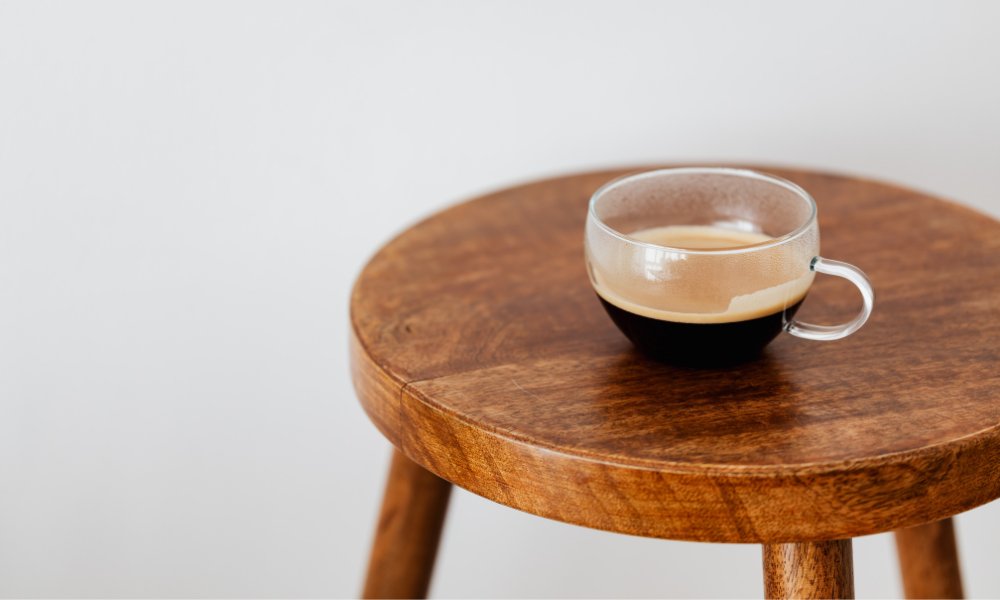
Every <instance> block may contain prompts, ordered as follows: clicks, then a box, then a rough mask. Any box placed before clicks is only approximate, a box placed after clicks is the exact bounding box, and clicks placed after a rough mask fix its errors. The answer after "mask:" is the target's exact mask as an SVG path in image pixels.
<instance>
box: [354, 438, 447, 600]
mask: <svg viewBox="0 0 1000 600" xmlns="http://www.w3.org/2000/svg"><path fill="white" fill-rule="evenodd" d="M450 495H451V484H450V483H448V482H447V481H445V480H443V479H441V478H439V477H438V476H437V475H434V474H433V473H431V472H429V471H427V470H426V469H424V468H423V467H421V466H420V465H418V464H416V463H414V462H413V461H411V460H410V459H408V458H406V457H405V456H403V454H402V453H401V452H400V451H399V450H395V451H394V452H393V455H392V464H391V466H390V467H389V479H388V481H387V482H386V485H385V495H384V496H383V498H382V512H381V514H380V515H379V518H378V528H377V529H376V531H375V543H374V544H373V545H372V553H371V557H370V558H369V559H368V575H367V577H366V578H365V589H364V592H363V593H362V596H363V597H364V598H424V597H426V596H427V589H428V587H430V582H431V572H432V571H433V570H434V558H435V556H436V555H437V547H438V541H439V540H440V539H441V528H442V526H443V525H444V515H445V512H446V511H447V510H448V497H449V496H450Z"/></svg>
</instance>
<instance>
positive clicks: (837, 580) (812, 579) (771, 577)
mask: <svg viewBox="0 0 1000 600" xmlns="http://www.w3.org/2000/svg"><path fill="white" fill-rule="evenodd" d="M764 594H765V595H766V596H767V597H768V598H853V597H854V563H853V559H852V557H851V540H835V541H832V542H803V543H798V544H764Z"/></svg>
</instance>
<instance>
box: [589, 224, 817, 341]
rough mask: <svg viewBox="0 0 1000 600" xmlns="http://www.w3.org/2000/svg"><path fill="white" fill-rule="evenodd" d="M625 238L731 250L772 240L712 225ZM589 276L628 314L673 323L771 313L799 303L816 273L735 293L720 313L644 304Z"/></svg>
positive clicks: (724, 320) (670, 228)
mask: <svg viewBox="0 0 1000 600" xmlns="http://www.w3.org/2000/svg"><path fill="white" fill-rule="evenodd" d="M628 237H631V238H633V239H636V240H639V241H642V242H647V243H651V244H656V245H658V246H667V247H670V248H681V249H692V250H695V249H697V250H708V249H713V250H722V249H732V248H739V247H745V246H752V245H756V244H761V243H765V242H768V241H770V240H772V239H773V238H772V237H771V236H768V235H765V234H763V233H759V232H753V231H738V230H733V229H723V228H720V227H712V226H668V227H656V228H651V229H643V230H641V231H637V232H634V233H631V234H629V236H628ZM592 276H593V279H594V289H595V291H596V292H597V293H598V295H600V296H601V297H602V298H604V299H605V300H606V301H608V302H609V303H611V304H614V305H615V306H617V307H618V308H621V309H622V310H626V311H628V312H630V313H633V314H637V315H641V316H644V317H649V318H651V319H659V320H661V321H673V322H675V323H732V322H735V321H746V320H750V319H756V318H758V317H764V316H767V315H772V314H774V313H777V312H781V311H783V310H785V309H786V308H788V307H790V306H792V305H794V304H796V303H798V302H799V301H801V300H802V299H803V298H804V297H805V295H806V293H807V292H808V291H809V287H810V286H811V285H812V281H813V277H814V276H815V273H813V272H812V271H809V270H806V271H805V273H804V274H803V275H802V276H800V277H798V278H796V279H792V280H790V281H786V282H784V283H781V284H779V285H774V286H770V287H767V288H764V289H760V290H757V291H754V292H752V293H749V294H742V295H738V296H735V297H733V298H731V299H730V301H729V305H728V307H727V308H726V309H725V310H723V311H721V312H708V311H705V312H678V311H671V310H664V309H660V308H653V307H649V306H644V305H642V304H637V303H635V302H633V301H630V300H628V299H627V298H625V297H624V296H628V295H633V296H634V295H635V294H629V293H628V291H629V290H628V288H627V287H623V286H619V287H620V288H622V289H619V290H617V291H615V290H612V289H610V287H609V286H607V285H606V284H605V283H604V282H603V281H602V278H601V277H600V274H599V273H598V272H596V271H594V270H592ZM665 293H669V292H665Z"/></svg>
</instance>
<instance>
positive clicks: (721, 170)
mask: <svg viewBox="0 0 1000 600" xmlns="http://www.w3.org/2000/svg"><path fill="white" fill-rule="evenodd" d="M685 174H688V175H690V174H710V175H728V176H732V177H743V178H749V179H757V180H760V181H766V182H767V183H771V184H774V185H777V186H779V187H783V188H785V189H787V190H789V191H791V192H793V193H794V194H795V195H796V196H798V197H799V198H800V199H801V200H803V201H804V202H805V203H806V204H807V206H808V207H809V217H808V218H806V220H805V222H804V223H802V225H800V226H799V227H797V228H795V229H793V230H792V231H790V232H788V233H786V234H784V235H782V236H779V237H776V238H773V239H771V240H768V241H766V242H761V243H759V244H753V245H750V246H740V247H738V248H723V249H718V250H696V249H691V248H675V247H672V246H664V245H660V244H653V243H650V242H644V241H641V240H637V239H635V238H633V237H631V236H629V235H628V234H626V233H622V232H620V231H618V230H617V229H615V228H613V227H611V226H610V225H608V224H607V223H605V222H604V221H603V220H601V218H600V217H599V216H598V215H597V210H596V206H597V202H598V200H599V199H600V197H601V196H602V195H604V194H606V193H607V192H609V191H611V190H613V189H614V188H616V187H619V186H622V185H626V184H629V183H633V182H636V181H640V180H643V179H649V178H652V177H658V176H662V175H685ZM587 213H588V217H589V218H590V219H592V220H593V221H594V223H595V224H597V226H598V227H600V228H601V229H603V230H604V231H605V232H606V233H608V234H609V235H611V236H613V237H616V238H618V239H620V240H622V241H623V242H626V243H628V244H634V245H636V246H641V247H645V248H654V249H658V250H666V251H669V252H676V253H680V254H703V255H709V256H713V255H726V254H746V253H749V252H756V251H758V250H764V249H766V248H773V247H775V246H780V245H782V244H786V243H788V242H790V241H792V240H794V239H796V238H798V237H800V236H802V235H803V234H805V233H806V232H807V231H808V230H809V229H810V228H811V227H812V225H813V223H814V222H815V221H816V200H814V199H813V197H812V196H811V195H810V194H809V192H807V191H805V190H804V189H802V187H801V186H799V185H796V184H794V183H792V182H791V181H788V180H787V179H784V178H781V177H778V176H776V175H770V174H767V173H761V172H760V171H754V170H752V169H738V168H733V167H667V168H663V169H654V170H652V171H643V172H640V173H631V174H628V175H622V176H621V177H616V178H615V179H612V180H611V181H609V182H607V183H605V184H604V185H602V186H601V187H599V188H597V190H596V191H595V192H594V193H593V194H592V195H591V196H590V204H589V207H588V209H587Z"/></svg>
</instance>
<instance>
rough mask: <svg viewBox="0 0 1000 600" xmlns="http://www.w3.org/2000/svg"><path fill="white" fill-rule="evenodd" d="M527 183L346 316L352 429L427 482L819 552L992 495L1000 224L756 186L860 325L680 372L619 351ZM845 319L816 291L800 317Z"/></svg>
mask: <svg viewBox="0 0 1000 600" xmlns="http://www.w3.org/2000/svg"><path fill="white" fill-rule="evenodd" d="M635 170H636V169H629V170H616V171H603V172H593V173H584V174H578V175H572V176H567V177H560V178H555V179H548V180H544V181H539V182H535V183H530V184H527V185H521V186H518V187H513V188H510V189H505V190H501V191H499V192H495V193H492V194H489V195H486V196H483V197H481V198H477V199H475V200H471V201H469V202H465V203H463V204H460V205H457V206H454V207H452V208H449V209H447V210H444V211H442V212H440V213H438V214H436V215H434V216H432V217H430V218H429V219H427V220H425V221H423V222H421V223H418V224H417V225H415V226H414V227H412V228H410V229H409V230H407V231H405V232H403V233H402V234H401V235H400V236H398V237H397V238H395V239H394V240H392V241H391V242H389V243H388V244H387V245H386V246H385V247H384V248H382V249H381V250H380V251H379V252H378V253H377V254H376V255H375V256H374V257H373V258H372V260H371V262H370V263H369V264H368V266H367V267H366V268H365V269H364V271H363V272H362V273H361V275H360V277H359V278H358V281H357V283H356V285H355V288H354V291H353V295H352V298H351V323H352V325H353V327H352V332H353V335H352V371H353V377H354V381H355V386H356V388H357V390H358V393H359V396H360V398H361V402H362V404H363V406H364V408H365V410H366V411H367V413H368V415H369V416H370V417H371V419H372V421H373V422H374V423H375V424H376V426H377V427H378V428H379V429H380V430H381V431H382V433H383V434H384V435H385V436H386V437H387V438H388V439H389V440H390V441H391V442H392V443H393V444H395V445H396V446H397V447H398V448H399V449H400V450H401V451H402V452H403V453H404V454H406V455H407V456H409V457H410V458H411V459H413V460H414V461H415V462H417V463H419V464H420V465H423V466H424V467H426V468H427V469H429V470H430V471H432V472H434V473H436V474H438V475H439V476H441V477H443V478H444V479H447V480H449V481H451V482H453V483H455V484H457V485H459V486H461V487H464V488H466V489H469V490H471V491H472V492H474V493H476V494H479V495H481V496H485V497H486V498H489V499H492V500H494V501H496V502H499V503H501V504H505V505H508V506H512V507H514V508H518V509H521V510H524V511H527V512H531V513H534V514H537V515H541V516H544V517H548V518H552V519H558V520H561V521H566V522H570V523H577V524H580V525H585V526H589V527H596V528H600V529H607V530H612V531H618V532H623V533H629V534H636V535H643V536H654V537H664V538H673V539H689V540H702V541H716V542H763V543H775V542H791V541H813V540H822V539H839V538H847V537H854V536H858V535H864V534H869V533H876V532H880V531H887V530H891V529H896V528H900V527H905V526H910V525H916V524H920V523H925V522H929V521H932V520H936V519H940V518H944V517H947V516H950V515H953V514H956V513H959V512H961V511H964V510H967V509H969V508H972V507H974V506H977V505H980V504H982V503H985V502H987V501H990V500H992V499H994V498H996V497H998V496H1000V466H998V465H1000V463H998V461H997V457H998V456H1000V427H998V423H1000V362H998V359H1000V223H997V222H996V221H994V220H992V219H990V218H988V217H986V216H983V215H981V214H979V213H976V212H974V211H972V210H969V209H966V208H963V207H962V206H959V205H956V204H953V203H950V202H947V201H944V200H940V199H937V198H934V197H931V196H929V195H926V194H922V193H919V192H916V191H913V190H909V189H905V188H901V187H898V186H894V185H889V184H885V183H879V182H876V181H871V180H866V179H858V178H853V177H845V176H839V175H833V174H827V173H819V172H811V171H801V170H789V169H784V168H780V169H779V168H770V167H764V168H759V170H762V171H765V172H768V173H774V174H776V175H779V176H781V177H785V178H787V179H790V180H792V181H794V182H796V183H798V184H800V185H801V186H803V187H804V188H805V189H806V190H808V191H810V192H811V193H812V194H813V196H814V197H815V198H816V201H817V203H818V205H819V222H820V228H821V233H822V254H823V256H825V257H828V258H834V259H838V260H845V261H848V262H851V263H854V264H856V265H858V266H859V267H861V268H862V269H864V270H865V271H866V272H867V273H868V275H869V277H870V278H871V280H872V282H873V284H874V285H875V289H876V294H877V300H876V304H875V310H874V313H873V315H872V317H871V319H870V320H869V322H868V323H867V325H865V327H864V328H863V329H861V330H860V331H859V332H858V333H856V334H854V335H853V336H851V337H849V338H847V339H844V340H841V341H836V342H811V341H807V340H802V339H796V338H793V337H791V336H787V335H783V336H780V337H779V338H778V340H776V341H775V342H774V343H772V344H771V345H770V346H769V347H768V349H767V350H766V352H765V354H764V356H763V357H762V358H760V359H759V360H757V361H755V362H752V363H748V364H744V365H741V366H738V367H731V368H726V369H685V368H678V367H670V366H666V365H663V364H659V363H656V362H653V361H650V360H647V359H645V358H643V357H642V356H640V355H639V354H637V353H636V352H635V351H634V350H633V349H632V347H631V345H630V344H629V342H628V341H627V340H626V339H625V338H624V337H623V336H622V335H621V333H619V332H618V330H617V329H616V328H615V327H614V325H613V324H612V323H611V321H610V320H609V319H608V317H607V315H606V314H605V313H604V311H603V310H602V308H601V306H600V304H599V302H598V300H597V297H596V295H595V294H594V292H593V290H592V289H591V287H590V283H589V281H588V279H587V275H586V272H585V270H584V260H583V248H582V244H583V225H584V218H585V216H586V209H587V202H588V199H589V197H590V195H591V193H592V192H593V191H594V190H595V189H597V188H598V187H599V186H600V185H601V184H603V183H605V182H606V181H608V180H610V179H612V178H614V177H617V176H619V175H622V174H624V173H626V172H631V171H635ZM859 303H860V300H859V298H858V297H857V296H856V291H855V290H853V288H852V287H850V286H849V284H846V283H843V282H839V280H837V279H835V278H829V277H823V276H819V277H817V282H816V284H815V285H814V287H813V291H812V292H811V293H810V295H809V297H808V298H807V300H806V302H805V304H804V305H803V307H802V309H801V311H800V313H799V315H800V316H801V317H802V318H803V319H805V320H808V321H812V322H838V321H842V320H844V319H845V318H847V317H849V316H851V315H853V313H854V312H855V311H856V310H857V307H858V306H859Z"/></svg>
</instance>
